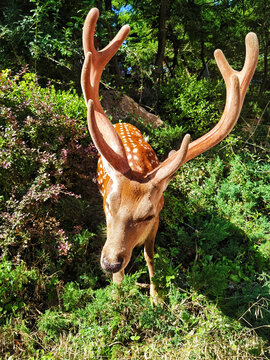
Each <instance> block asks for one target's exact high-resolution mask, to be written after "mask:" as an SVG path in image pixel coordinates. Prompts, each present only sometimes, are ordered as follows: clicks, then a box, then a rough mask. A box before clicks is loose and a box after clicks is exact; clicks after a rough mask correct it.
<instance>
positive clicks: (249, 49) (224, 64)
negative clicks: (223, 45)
mask: <svg viewBox="0 0 270 360" xmlns="http://www.w3.org/2000/svg"><path fill="white" fill-rule="evenodd" d="M245 43H246V58H245V63H244V66H243V68H242V70H241V71H236V70H234V69H232V67H231V66H230V65H229V63H228V61H227V60H226V58H225V56H224V54H223V52H222V51H221V50H219V49H217V50H215V52H214V56H215V59H216V62H217V65H218V67H219V70H220V72H221V74H222V76H223V79H224V81H225V83H226V86H227V84H228V82H229V79H230V76H232V75H233V74H235V75H237V76H238V77H239V82H240V95H241V105H242V103H243V101H244V98H245V94H246V91H247V88H248V85H249V83H250V80H251V79H252V76H253V74H254V71H255V69H256V66H257V61H258V55H259V44H258V39H257V36H256V34H255V33H252V32H250V33H248V34H247V36H246V39H245Z"/></svg>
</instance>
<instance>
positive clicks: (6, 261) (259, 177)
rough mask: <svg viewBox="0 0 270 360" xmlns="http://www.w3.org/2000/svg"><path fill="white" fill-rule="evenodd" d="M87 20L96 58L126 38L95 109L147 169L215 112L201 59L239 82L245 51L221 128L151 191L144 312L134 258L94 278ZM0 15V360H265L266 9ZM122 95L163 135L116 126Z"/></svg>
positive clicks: (218, 102)
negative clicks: (152, 238) (100, 106)
mask: <svg viewBox="0 0 270 360" xmlns="http://www.w3.org/2000/svg"><path fill="white" fill-rule="evenodd" d="M93 6H95V7H97V8H99V10H100V18H99V20H98V24H97V29H96V45H97V47H98V48H103V47H104V46H105V45H106V44H107V43H108V42H109V41H110V40H111V39H112V37H113V36H114V34H116V32H117V30H118V29H119V28H120V27H121V26H122V25H124V24H129V25H130V26H131V33H130V35H129V37H128V39H127V40H126V41H125V43H124V44H123V46H122V47H121V49H120V50H119V51H118V54H117V56H116V57H114V58H113V59H112V60H111V62H110V64H109V65H108V66H107V67H106V69H105V71H104V74H103V77H102V80H101V101H102V102H104V103H106V102H107V104H108V108H107V112H108V114H109V117H110V119H111V120H112V121H113V122H118V121H128V122H131V123H132V124H134V125H136V126H137V127H138V128H139V129H140V130H141V131H142V132H143V133H144V135H145V136H147V137H148V138H149V142H150V144H151V145H152V147H153V148H154V149H155V151H156V152H157V155H158V157H159V159H160V160H163V159H164V158H165V156H166V155H167V154H168V152H169V150H171V149H172V148H176V147H177V145H178V144H179V143H180V141H181V138H182V137H183V136H184V134H185V133H187V132H188V133H190V134H191V136H192V139H196V138H198V137H199V136H201V135H203V134H204V133H206V132H207V131H209V130H210V129H211V128H212V127H213V126H214V124H216V123H217V121H218V119H219V118H220V116H221V114H222V111H223V108H224V102H225V86H224V82H223V80H222V77H221V75H220V73H219V71H218V68H217V66H216V63H215V61H214V58H213V51H214V50H215V49H216V48H221V49H222V50H223V51H224V53H225V55H226V57H227V59H228V61H229V62H230V64H231V65H232V66H233V67H234V68H235V69H239V70H240V69H241V68H242V65H243V62H244V57H245V45H244V38H245V35H246V34H247V33H248V32H249V31H253V32H255V33H256V34H257V36H258V39H259V43H260V55H259V61H258V66H257V70H256V72H255V75H254V78H253V79H252V81H251V84H250V88H249V90H248V93H247V96H246V99H245V102H244V106H243V110H242V112H241V115H240V118H239V121H238V123H237V125H236V127H235V129H234V130H233V131H232V133H231V135H230V136H228V137H227V138H226V139H225V140H224V141H222V143H221V144H219V145H218V146H216V147H215V148H214V149H212V150H210V151H208V152H207V153H205V154H203V155H201V156H199V157H198V158H196V159H194V160H192V161H191V162H189V163H187V164H185V165H184V166H183V167H182V168H181V169H180V171H179V172H178V173H177V175H176V176H175V179H174V180H173V182H172V183H171V184H170V186H169V187H168V189H167V191H166V193H165V207H164V209H163V211H162V212H161V222H160V228H159V232H158V236H157V240H156V256H155V262H156V275H155V279H154V281H155V283H156V285H157V287H158V289H159V294H160V297H161V299H162V302H161V304H160V305H158V306H153V304H152V303H151V300H150V299H149V297H148V292H147V290H143V289H140V288H138V287H137V286H136V282H137V281H140V282H147V281H148V276H147V269H146V265H145V262H144V259H143V253H142V249H135V251H134V254H133V258H132V260H131V263H130V265H129V267H128V268H127V276H126V278H125V281H124V283H123V285H122V286H121V287H120V288H118V287H116V286H115V285H112V284H111V279H110V278H109V277H108V276H106V275H105V274H104V273H103V272H102V270H101V268H100V266H99V255H100V252H101V248H102V245H103V243H104V231H105V221H104V216H103V212H102V201H101V197H100V196H99V194H98V191H97V188H96V184H95V183H94V181H93V179H94V178H95V167H96V161H97V152H96V149H95V147H94V146H93V144H92V142H91V139H90V136H89V134H88V132H87V128H86V108H85V104H84V100H83V98H82V96H81V89H80V85H79V84H80V72H81V68H82V63H83V51H82V41H81V33H82V27H83V22H84V19H85V17H86V15H87V13H88V11H89V9H90V8H91V7H93ZM0 10H1V11H0V66H1V79H0V103H1V114H0V213H1V217H0V258H1V263H0V358H1V359H92V358H93V359H99V358H104V359H116V358H123V359H130V358H132V359H155V358H157V359H160V358H161V359H196V360H197V359H234V358H235V359H267V358H268V357H269V342H268V341H269V337H270V336H269V324H270V321H269V319H270V315H269V284H270V276H269V255H270V244H269V243H270V240H269V217H268V215H269V194H270V189H269V168H270V166H269V153H268V149H269V118H270V106H269V95H270V79H269V57H270V56H269V51H270V3H269V1H267V0H230V1H229V0H226V1H225V0H224V1H223V0H221V1H210V0H208V1H206V0H175V1H171V0H159V1H158V0H156V1H154V0H149V1H136V0H134V1H132V0H131V1H129V2H126V1H121V0H119V1H117V0H115V1H114V0H106V1H85V0H84V1H82V0H78V1H76V2H74V1H71V0H30V1H28V0H12V1H10V0H9V1H1V4H0ZM124 94H125V95H128V96H129V97H131V98H132V99H134V100H135V101H136V102H137V103H139V104H140V105H141V106H142V107H144V108H145V109H146V110H147V111H149V112H150V113H152V114H155V115H158V116H159V117H160V119H161V120H162V121H163V124H162V125H160V126H159V127H157V128H155V127H153V126H152V125H151V124H146V123H145V121H144V119H143V118H140V117H136V116H133V115H132V114H125V115H123V114H122V115H121V116H120V115H119V113H118V108H117V109H115V107H117V104H119V103H121V99H122V96H123V95H124ZM108 99H109V100H108Z"/></svg>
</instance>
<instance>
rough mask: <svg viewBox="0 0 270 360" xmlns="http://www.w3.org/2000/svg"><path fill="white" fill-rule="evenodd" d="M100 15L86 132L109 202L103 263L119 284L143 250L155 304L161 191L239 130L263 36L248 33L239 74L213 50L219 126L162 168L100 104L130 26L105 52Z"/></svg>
mask: <svg viewBox="0 0 270 360" xmlns="http://www.w3.org/2000/svg"><path fill="white" fill-rule="evenodd" d="M98 18H99V10H98V9H97V8H92V9H91V10H90V11H89V13H88V15H87V17H86V19H85V23H84V27H83V37H82V38H83V39H82V40H83V49H84V63H83V67H82V73H81V87H82V92H83V96H84V99H85V103H86V106H87V123H88V129H89V132H90V135H91V137H92V140H93V142H94V144H95V146H96V148H97V150H98V152H99V159H98V163H97V186H98V189H99V191H100V193H101V196H102V197H103V209H104V213H105V218H106V235H107V238H106V241H105V244H104V246H103V249H102V252H101V257H100V264H101V267H102V269H103V270H104V271H105V272H106V273H110V274H112V278H113V283H116V284H120V283H121V282H122V281H123V279H124V270H125V268H126V266H127V265H128V263H129V261H130V259H131V255H132V252H133V249H134V248H135V247H136V246H141V245H143V246H144V257H145V260H146V264H147V267H148V273H149V278H150V285H149V287H150V297H151V298H152V299H153V300H154V302H156V301H157V299H158V293H157V290H156V288H155V284H154V281H153V277H154V243H155V238H156V234H157V231H158V226H159V213H160V211H161V209H162V208H163V204H164V198H163V193H164V191H165V190H166V188H167V186H168V184H169V182H170V180H171V179H172V178H173V176H174V174H175V173H176V172H177V170H178V169H179V168H180V167H181V166H182V165H183V164H185V163H186V162H187V161H189V160H191V159H193V158H194V157H196V156H198V155H200V154H202V153H204V152H205V151H207V150H208V149H210V148H212V147H213V146H215V145H216V144H218V143H219V142H220V141H222V140H223V139H224V138H225V137H226V136H227V135H228V134H229V133H230V132H231V130H232V129H233V127H234V125H235V124H236V122H237V120H238V117H239V115H240V111H241V108H242V105H243V101H244V98H245V94H246V92H247V89H248V86H249V83H250V81H251V79H252V77H253V74H254V72H255V69H256V66H257V61H258V55H259V44H258V39H257V36H256V34H255V33H252V32H250V33H248V34H247V36H246V39H245V46H246V56H245V62H244V66H243V68H242V70H241V71H236V70H234V69H233V68H231V66H230V65H229V63H228V62H227V60H226V58H225V56H224V55H223V52H222V51H221V50H215V52H214V56H215V59H216V62H217V65H218V67H219V70H220V72H221V74H222V76H223V80H224V83H225V86H226V101H225V107H224V111H223V114H222V116H221V118H220V120H219V122H218V123H217V124H216V125H215V126H214V127H213V128H212V129H211V130H210V131H209V132H208V133H206V134H204V135H203V136H201V137H200V138H199V139H196V140H194V141H192V142H190V135H189V134H187V135H185V136H184V138H183V140H182V143H181V146H180V148H179V149H178V150H172V151H170V153H169V155H168V157H167V158H166V159H165V160H164V161H163V162H161V163H160V162H159V160H158V158H157V156H156V154H155V152H154V150H153V149H152V147H151V146H150V145H149V144H148V142H146V140H145V139H144V137H143V135H142V133H141V132H140V131H139V130H138V129H137V128H136V127H135V126H133V125H131V124H128V123H118V124H115V125H113V124H112V123H111V121H110V120H109V119H108V117H107V116H106V114H105V112H104V110H103V108H102V106H101V104H100V101H99V83H100V79H101V75H102V72H103V70H104V68H105V66H106V64H107V63H108V62H109V61H110V59H111V58H112V57H113V56H114V55H115V54H116V52H117V50H118V49H119V48H120V46H121V45H122V44H123V42H124V41H125V39H126V38H127V36H128V34H129V31H130V27H129V26H128V25H124V26H123V27H122V28H121V29H120V30H119V32H118V33H117V34H116V36H115V37H114V38H113V40H111V42H110V43H109V44H108V45H107V46H106V47H105V48H104V49H102V50H97V49H96V48H95V42H94V34H95V26H96V23H97V20H98Z"/></svg>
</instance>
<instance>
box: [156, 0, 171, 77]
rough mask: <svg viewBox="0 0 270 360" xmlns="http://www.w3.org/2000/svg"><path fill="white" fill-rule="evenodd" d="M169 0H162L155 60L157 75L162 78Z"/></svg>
mask: <svg viewBox="0 0 270 360" xmlns="http://www.w3.org/2000/svg"><path fill="white" fill-rule="evenodd" d="M167 6H168V0H161V2H160V8H159V27H158V52H157V57H156V61H155V66H156V71H155V73H156V77H157V78H159V79H160V77H161V75H162V67H163V61H164V54H165V46H166V20H167Z"/></svg>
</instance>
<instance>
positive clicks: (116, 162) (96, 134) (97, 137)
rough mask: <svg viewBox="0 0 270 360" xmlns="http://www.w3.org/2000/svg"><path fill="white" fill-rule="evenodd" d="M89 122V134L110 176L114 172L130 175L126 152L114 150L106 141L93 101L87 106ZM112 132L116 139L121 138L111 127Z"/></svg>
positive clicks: (116, 148)
mask: <svg viewBox="0 0 270 360" xmlns="http://www.w3.org/2000/svg"><path fill="white" fill-rule="evenodd" d="M87 121H88V128H89V132H90V134H91V136H92V139H93V141H94V144H95V146H96V148H97V149H98V151H99V152H100V154H101V156H102V158H103V163H104V166H105V168H106V170H107V172H108V174H109V173H112V172H113V170H115V171H116V172H119V173H120V174H126V173H128V172H129V171H130V167H129V164H128V160H127V157H126V154H125V151H124V150H123V149H122V148H120V149H119V148H118V147H115V149H112V148H111V147H110V145H109V144H108V143H107V142H106V141H105V139H104V137H103V134H102V133H101V132H100V130H99V127H98V124H97V121H96V117H95V112H94V103H93V101H92V100H89V101H88V104H87ZM108 121H109V120H108ZM110 130H111V131H112V132H113V134H114V135H115V136H116V137H119V136H118V134H117V132H116V131H115V129H114V127H113V126H111V129H110ZM113 134H112V135H113ZM120 141H121V140H120ZM123 148H124V147H123ZM121 150H123V151H121ZM109 175H110V174H109Z"/></svg>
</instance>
